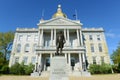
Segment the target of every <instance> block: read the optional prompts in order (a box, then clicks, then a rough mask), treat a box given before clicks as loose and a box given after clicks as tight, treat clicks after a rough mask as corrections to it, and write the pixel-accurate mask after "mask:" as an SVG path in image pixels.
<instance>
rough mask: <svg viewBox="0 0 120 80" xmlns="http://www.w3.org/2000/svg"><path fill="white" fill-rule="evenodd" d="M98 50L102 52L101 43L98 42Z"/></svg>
mask: <svg viewBox="0 0 120 80" xmlns="http://www.w3.org/2000/svg"><path fill="white" fill-rule="evenodd" d="M98 48H99V52H102V45H101V44H98Z"/></svg>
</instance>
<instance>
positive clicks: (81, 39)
mask: <svg viewBox="0 0 120 80" xmlns="http://www.w3.org/2000/svg"><path fill="white" fill-rule="evenodd" d="M80 43H81V46H83V36H82V31H81V30H80Z"/></svg>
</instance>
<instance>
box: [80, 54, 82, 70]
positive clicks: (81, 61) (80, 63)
mask: <svg viewBox="0 0 120 80" xmlns="http://www.w3.org/2000/svg"><path fill="white" fill-rule="evenodd" d="M79 64H80V69H79V70H82V59H81V53H79Z"/></svg>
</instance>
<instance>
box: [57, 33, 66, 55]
mask: <svg viewBox="0 0 120 80" xmlns="http://www.w3.org/2000/svg"><path fill="white" fill-rule="evenodd" d="M65 42H66V41H65V37H64V34H63V32H62V31H60V32H59V34H58V35H57V37H56V48H57V49H56V54H57V55H59V49H60V54H62V50H63V47H64V44H65Z"/></svg>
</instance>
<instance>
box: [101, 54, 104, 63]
mask: <svg viewBox="0 0 120 80" xmlns="http://www.w3.org/2000/svg"><path fill="white" fill-rule="evenodd" d="M101 63H102V64H103V63H104V56H101Z"/></svg>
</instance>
